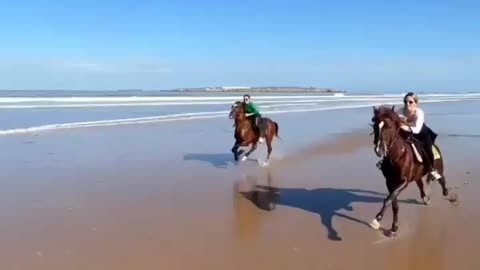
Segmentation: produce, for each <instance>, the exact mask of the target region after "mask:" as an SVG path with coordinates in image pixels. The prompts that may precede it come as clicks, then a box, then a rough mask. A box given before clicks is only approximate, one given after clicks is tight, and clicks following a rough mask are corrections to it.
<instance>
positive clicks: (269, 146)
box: [264, 136, 272, 165]
mask: <svg viewBox="0 0 480 270" xmlns="http://www.w3.org/2000/svg"><path fill="white" fill-rule="evenodd" d="M271 154H272V136H268V138H267V159H266V160H265V163H264V165H268V162H269V161H270V155H271Z"/></svg>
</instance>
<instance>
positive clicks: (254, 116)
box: [243, 95, 264, 143]
mask: <svg viewBox="0 0 480 270" xmlns="http://www.w3.org/2000/svg"><path fill="white" fill-rule="evenodd" d="M243 103H244V111H245V115H246V116H247V118H248V119H249V120H250V121H251V123H252V125H253V128H254V130H255V131H256V132H257V133H258V134H260V135H261V132H260V126H259V120H260V118H261V117H262V115H261V114H260V112H259V111H258V107H257V105H255V104H254V103H253V102H252V101H251V99H250V95H244V96H243ZM263 140H264V139H263V138H262V137H260V138H259V139H258V141H259V142H260V143H262V142H263Z"/></svg>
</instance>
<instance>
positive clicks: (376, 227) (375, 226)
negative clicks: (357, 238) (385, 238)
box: [370, 218, 380, 230]
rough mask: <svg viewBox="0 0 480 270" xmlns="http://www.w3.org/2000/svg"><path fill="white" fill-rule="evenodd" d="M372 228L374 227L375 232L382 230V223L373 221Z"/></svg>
mask: <svg viewBox="0 0 480 270" xmlns="http://www.w3.org/2000/svg"><path fill="white" fill-rule="evenodd" d="M370 227H372V228H373V229H375V230H378V229H380V222H378V220H377V219H376V218H375V219H373V220H372V222H370Z"/></svg>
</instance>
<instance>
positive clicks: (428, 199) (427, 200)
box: [422, 196, 430, 205]
mask: <svg viewBox="0 0 480 270" xmlns="http://www.w3.org/2000/svg"><path fill="white" fill-rule="evenodd" d="M422 199H423V204H425V205H429V204H430V197H429V196H425V197H423V198H422Z"/></svg>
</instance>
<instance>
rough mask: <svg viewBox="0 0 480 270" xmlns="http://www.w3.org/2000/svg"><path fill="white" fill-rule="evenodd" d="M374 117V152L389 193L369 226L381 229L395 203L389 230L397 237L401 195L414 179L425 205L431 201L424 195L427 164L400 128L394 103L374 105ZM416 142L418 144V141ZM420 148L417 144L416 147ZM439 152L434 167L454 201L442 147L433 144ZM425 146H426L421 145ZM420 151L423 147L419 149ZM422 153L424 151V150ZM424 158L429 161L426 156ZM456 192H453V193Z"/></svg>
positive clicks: (390, 234) (399, 120) (445, 189)
mask: <svg viewBox="0 0 480 270" xmlns="http://www.w3.org/2000/svg"><path fill="white" fill-rule="evenodd" d="M373 113H374V116H373V118H372V122H373V125H372V127H373V134H374V141H373V143H374V145H375V153H376V154H377V156H379V157H383V159H382V161H381V162H380V163H379V164H381V165H380V166H379V168H380V170H381V171H382V174H383V176H384V177H385V179H386V184H387V188H388V192H389V195H388V196H387V198H386V199H385V200H384V202H383V206H382V208H381V210H380V211H379V212H378V214H377V215H376V217H375V219H373V220H372V222H371V223H370V226H371V227H372V228H374V229H379V228H380V223H379V222H380V221H381V220H382V218H383V216H384V213H385V209H386V207H387V206H389V205H390V204H392V212H393V223H392V228H391V230H390V231H389V232H388V236H389V237H394V236H396V232H397V230H398V210H399V205H398V199H397V197H398V195H399V194H400V193H401V192H402V191H403V190H404V189H405V188H406V187H407V186H408V184H409V183H410V182H412V181H415V182H416V183H417V185H418V188H419V189H420V196H421V198H422V199H423V202H424V204H429V202H430V197H429V196H428V195H427V194H425V190H424V186H423V181H422V178H423V177H424V176H426V175H427V173H428V171H427V166H424V164H423V163H422V162H419V161H418V159H417V157H416V154H415V152H414V150H413V148H412V142H411V141H410V139H409V138H407V137H408V136H405V135H404V133H403V132H402V129H401V128H400V126H401V124H402V121H401V119H400V117H399V116H398V115H397V114H396V112H395V106H393V107H391V108H390V107H380V108H378V109H377V108H376V107H374V108H373ZM416 145H417V144H416ZM417 147H418V146H417ZM434 147H435V149H436V151H437V153H439V155H440V157H439V158H436V159H435V161H434V167H435V168H436V169H437V170H438V172H439V173H440V175H442V178H441V179H439V180H438V182H439V183H440V185H441V186H442V193H443V195H444V196H445V197H446V198H447V199H448V200H449V201H451V202H454V201H456V195H455V194H454V193H453V192H451V191H452V190H451V188H447V187H446V180H445V177H444V176H443V170H444V166H443V157H442V154H441V152H440V148H439V147H438V146H437V145H434ZM421 149H423V147H422V148H421ZM418 150H419V152H420V149H418ZM421 152H422V153H423V151H421ZM422 156H423V160H426V157H425V155H422ZM426 182H427V185H429V184H430V182H431V179H430V177H427V181H426ZM451 193H453V194H451Z"/></svg>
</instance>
